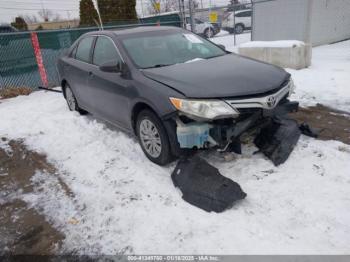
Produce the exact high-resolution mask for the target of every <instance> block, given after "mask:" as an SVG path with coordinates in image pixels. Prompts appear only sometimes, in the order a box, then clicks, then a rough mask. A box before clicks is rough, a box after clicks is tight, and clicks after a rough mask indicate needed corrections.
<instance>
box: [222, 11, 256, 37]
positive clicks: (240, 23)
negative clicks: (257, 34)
mask: <svg viewBox="0 0 350 262" xmlns="http://www.w3.org/2000/svg"><path fill="white" fill-rule="evenodd" d="M234 15H235V17H233V16H234ZM251 27H252V10H251V9H248V10H240V11H235V12H229V13H227V15H226V16H225V18H224V19H223V21H222V29H223V30H226V31H228V32H230V33H231V34H233V33H236V34H242V33H243V32H244V30H246V29H250V28H251Z"/></svg>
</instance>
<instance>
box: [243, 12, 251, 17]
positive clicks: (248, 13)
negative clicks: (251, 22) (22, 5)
mask: <svg viewBox="0 0 350 262" xmlns="http://www.w3.org/2000/svg"><path fill="white" fill-rule="evenodd" d="M251 16H252V12H251V11H247V12H244V13H243V17H251Z"/></svg>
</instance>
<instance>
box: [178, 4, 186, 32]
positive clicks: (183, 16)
mask: <svg viewBox="0 0 350 262" xmlns="http://www.w3.org/2000/svg"><path fill="white" fill-rule="evenodd" d="M179 12H180V18H181V23H182V27H183V28H186V13H185V1H184V0H179Z"/></svg>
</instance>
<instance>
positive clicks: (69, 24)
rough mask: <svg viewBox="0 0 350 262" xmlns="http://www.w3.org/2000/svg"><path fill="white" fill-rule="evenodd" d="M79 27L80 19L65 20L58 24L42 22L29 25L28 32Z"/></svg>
mask: <svg viewBox="0 0 350 262" xmlns="http://www.w3.org/2000/svg"><path fill="white" fill-rule="evenodd" d="M78 26H79V19H74V20H65V21H57V22H40V23H32V24H28V30H38V29H41V30H52V29H68V28H76V27H78Z"/></svg>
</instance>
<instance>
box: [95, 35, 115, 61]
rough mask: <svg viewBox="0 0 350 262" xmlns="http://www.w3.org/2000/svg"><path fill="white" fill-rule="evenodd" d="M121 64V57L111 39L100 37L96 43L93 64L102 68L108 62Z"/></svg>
mask: <svg viewBox="0 0 350 262" xmlns="http://www.w3.org/2000/svg"><path fill="white" fill-rule="evenodd" d="M110 61H116V62H117V63H119V62H121V57H120V56H119V53H118V51H117V49H116V47H115V45H114V43H113V42H112V40H111V39H109V38H107V37H104V36H99V37H98V38H97V41H96V45H95V50H94V55H93V59H92V62H93V64H95V65H97V66H100V65H102V64H104V63H106V62H110Z"/></svg>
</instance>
